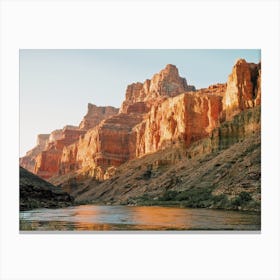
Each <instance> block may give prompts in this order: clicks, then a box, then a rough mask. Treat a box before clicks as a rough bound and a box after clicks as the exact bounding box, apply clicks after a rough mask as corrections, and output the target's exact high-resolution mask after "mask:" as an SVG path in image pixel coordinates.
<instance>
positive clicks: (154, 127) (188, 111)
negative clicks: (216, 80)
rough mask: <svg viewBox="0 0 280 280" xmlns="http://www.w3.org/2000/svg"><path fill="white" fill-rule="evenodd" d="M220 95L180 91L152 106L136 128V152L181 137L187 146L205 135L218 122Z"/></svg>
mask: <svg viewBox="0 0 280 280" xmlns="http://www.w3.org/2000/svg"><path fill="white" fill-rule="evenodd" d="M221 111H222V98H221V97H220V96H219V95H215V94H205V93H203V91H198V92H195V93H183V94H181V95H178V96H176V97H172V98H168V99H166V100H165V101H163V102H162V103H161V104H160V105H155V106H152V108H151V111H150V113H149V114H148V116H147V118H146V119H145V120H144V121H143V122H142V123H141V124H140V125H138V126H137V127H136V128H135V130H134V131H135V134H136V153H135V156H136V157H139V156H143V155H145V154H147V153H153V152H156V151H157V150H159V149H163V148H166V147H168V146H170V145H172V143H174V142H177V141H180V142H183V143H185V144H186V146H189V145H190V144H191V143H193V142H194V141H197V140H199V139H201V138H203V137H206V136H207V135H208V134H209V133H210V132H211V131H212V130H213V129H214V128H215V127H216V126H217V125H218V124H219V116H220V113H221Z"/></svg>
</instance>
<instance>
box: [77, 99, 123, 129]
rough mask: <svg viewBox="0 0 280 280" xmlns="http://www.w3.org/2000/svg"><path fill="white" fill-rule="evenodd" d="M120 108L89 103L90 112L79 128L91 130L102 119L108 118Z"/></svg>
mask: <svg viewBox="0 0 280 280" xmlns="http://www.w3.org/2000/svg"><path fill="white" fill-rule="evenodd" d="M118 111H119V109H117V108H114V107H112V106H105V107H98V106H96V105H94V104H90V103H88V112H87V114H86V115H85V116H84V118H83V120H82V121H81V123H80V125H79V128H80V129H82V130H89V129H90V128H93V127H95V126H96V125H98V124H99V123H100V122H101V121H102V120H104V119H107V118H109V117H111V116H113V115H116V114H117V113H118Z"/></svg>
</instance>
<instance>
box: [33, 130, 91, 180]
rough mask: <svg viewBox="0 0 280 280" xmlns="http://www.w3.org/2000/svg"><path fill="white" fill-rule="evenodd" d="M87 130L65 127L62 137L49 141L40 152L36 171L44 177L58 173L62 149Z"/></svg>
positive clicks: (47, 177)
mask: <svg viewBox="0 0 280 280" xmlns="http://www.w3.org/2000/svg"><path fill="white" fill-rule="evenodd" d="M84 133H85V131H83V130H78V129H73V128H70V129H69V128H68V127H65V128H64V129H63V130H62V138H60V139H58V140H55V141H53V142H50V143H48V145H47V147H46V149H45V150H44V151H42V152H41V153H39V154H38V156H37V157H36V159H35V166H34V173H35V174H37V175H38V176H40V177H41V178H43V179H49V178H50V177H52V176H54V175H58V171H59V167H60V160H61V156H62V150H63V148H64V147H65V146H68V145H70V144H72V143H73V142H75V141H76V140H78V139H79V137H80V136H81V135H83V134H84Z"/></svg>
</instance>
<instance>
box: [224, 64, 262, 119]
mask: <svg viewBox="0 0 280 280" xmlns="http://www.w3.org/2000/svg"><path fill="white" fill-rule="evenodd" d="M260 104H261V64H260V63H259V64H255V63H247V62H246V61H245V59H239V60H238V61H237V62H236V64H235V65H234V67H233V69H232V73H231V74H230V75H229V77H228V81H227V89H226V93H225V95H224V98H223V107H224V111H225V115H226V119H227V120H230V119H231V118H232V117H233V116H234V115H236V114H238V113H240V112H241V111H243V110H245V109H249V108H253V107H255V106H258V105H260Z"/></svg>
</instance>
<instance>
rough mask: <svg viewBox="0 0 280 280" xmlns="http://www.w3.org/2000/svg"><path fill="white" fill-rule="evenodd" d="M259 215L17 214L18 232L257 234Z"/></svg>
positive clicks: (87, 210)
mask: <svg viewBox="0 0 280 280" xmlns="http://www.w3.org/2000/svg"><path fill="white" fill-rule="evenodd" d="M260 224H261V223H260V214H259V213H251V212H238V211H224V210H213V209H186V208H175V207H160V206H133V207H131V206H97V205H81V206H73V207H67V208H60V209H45V208H44V209H35V210H30V211H22V212H20V230H41V231H53V230H63V231H65V230H67V231H69V230H70V231H71V230H110V231H111V230H260Z"/></svg>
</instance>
